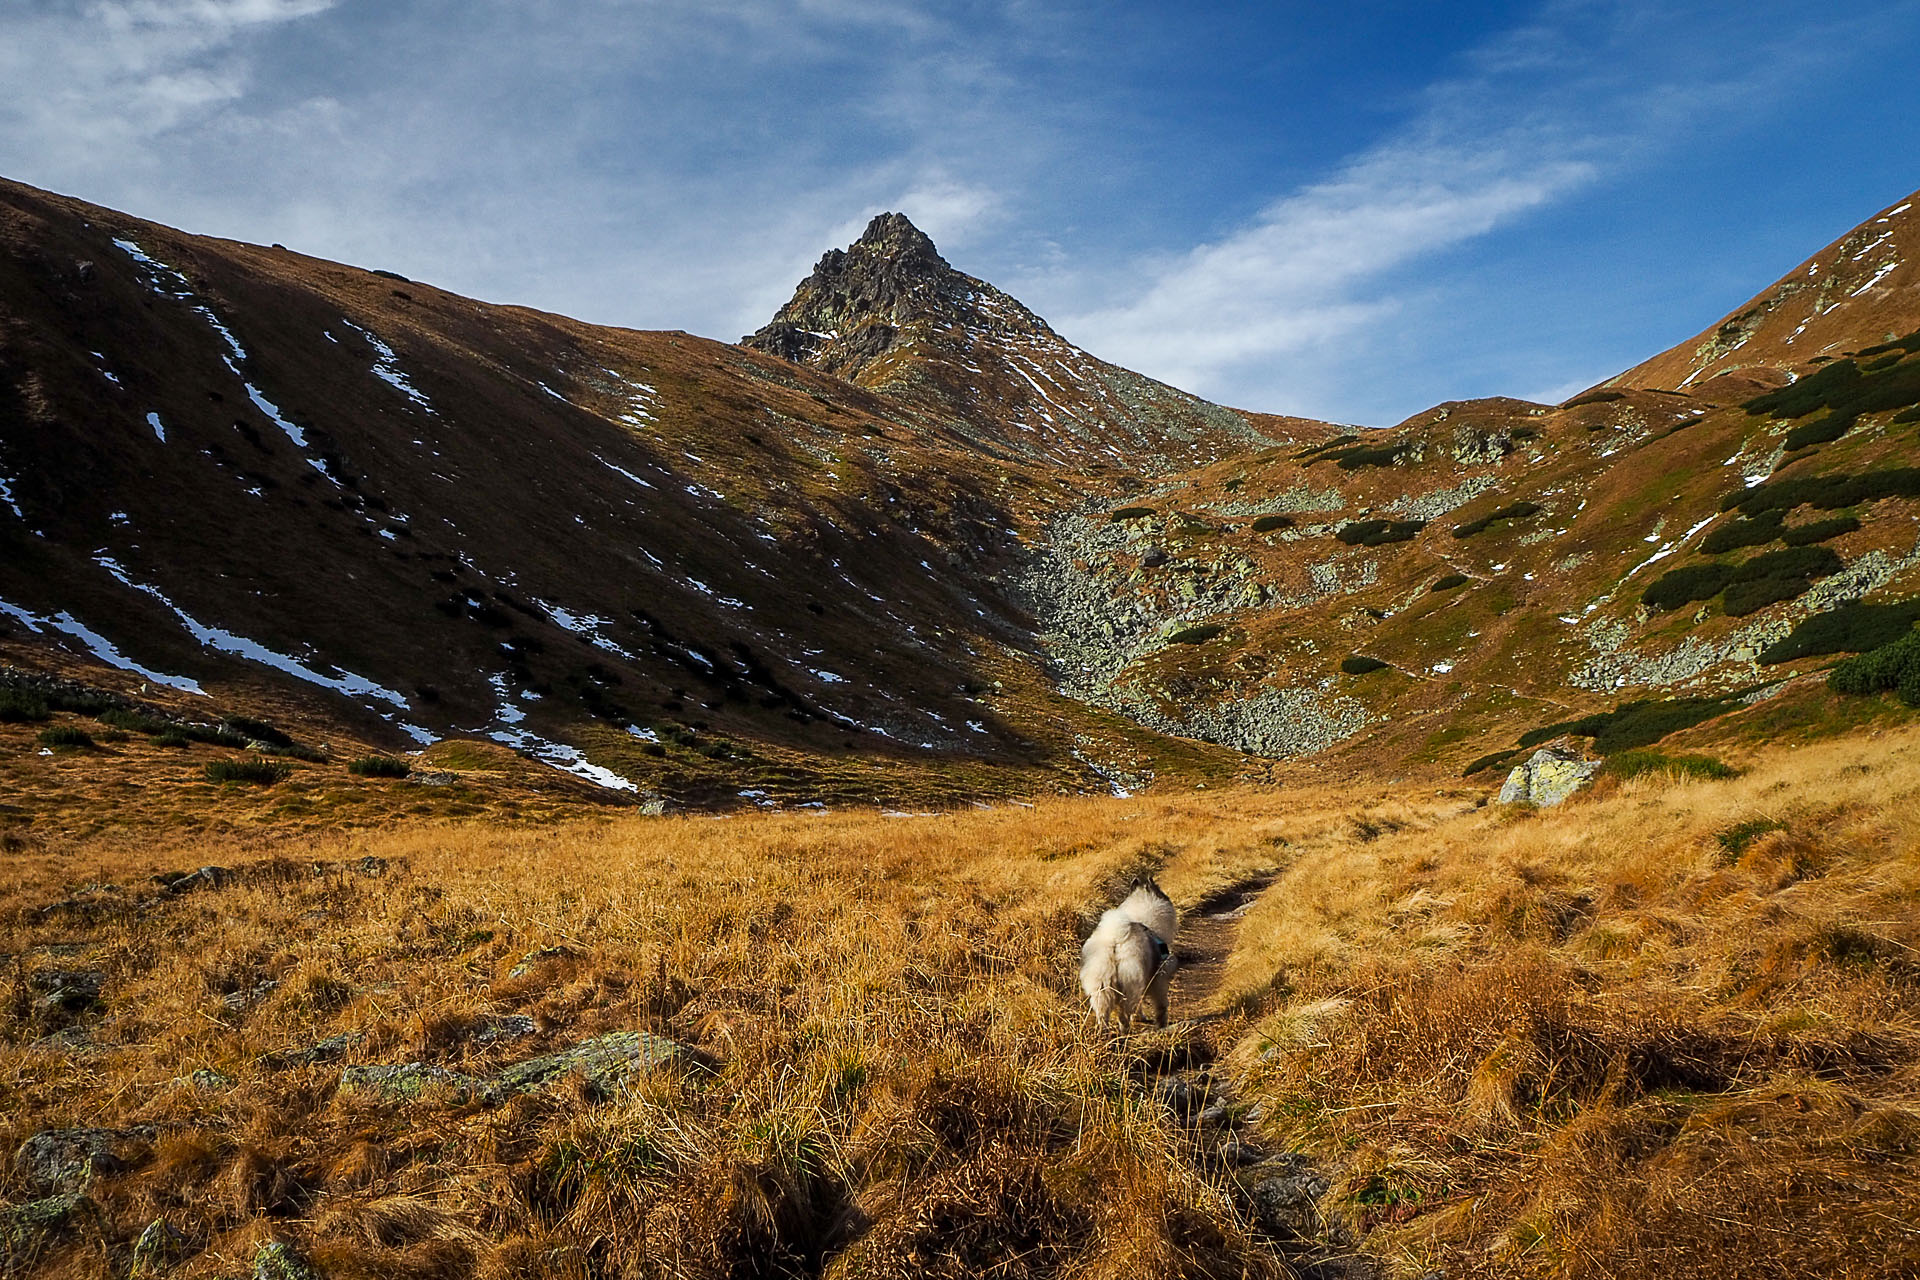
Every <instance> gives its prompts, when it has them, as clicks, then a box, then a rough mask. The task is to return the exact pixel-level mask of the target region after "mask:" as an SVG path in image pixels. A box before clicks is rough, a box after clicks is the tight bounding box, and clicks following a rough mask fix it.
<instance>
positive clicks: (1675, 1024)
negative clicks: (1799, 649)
mask: <svg viewBox="0 0 1920 1280" xmlns="http://www.w3.org/2000/svg"><path fill="white" fill-rule="evenodd" d="M1916 814H1920V732H1917V731H1915V730H1912V729H1906V730H1902V731H1899V732H1893V733H1885V734H1872V735H1864V736H1860V737H1856V738H1852V739H1849V740H1846V741H1841V742H1828V743H1823V744H1820V745H1817V746H1812V747H1806V748H1801V749H1798V750H1793V751H1782V750H1777V749H1776V750H1770V751H1766V752H1763V753H1761V754H1760V755H1759V756H1758V757H1757V758H1756V759H1755V761H1754V764H1753V767H1752V769H1751V770H1750V771H1749V772H1748V773H1747V774H1745V775H1744V776H1743V777H1740V778H1738V779H1735V780H1733V781H1726V782H1705V783H1699V782H1693V783H1689V782H1678V781H1675V780H1673V779H1669V778H1661V777H1657V776H1655V777H1650V778H1645V779H1641V780H1637V781H1634V782H1630V783H1627V784H1625V785H1617V784H1613V783H1607V784H1604V785H1603V787H1602V789H1601V791H1599V792H1597V793H1595V794H1594V795H1593V796H1591V797H1582V798H1579V799H1577V800H1576V801H1574V802H1572V803H1569V804H1567V805H1566V806H1564V807H1562V808H1560V809H1556V810H1552V811H1547V812H1542V813H1539V814H1532V813H1524V812H1523V813H1518V814H1507V813H1500V812H1496V811H1492V810H1489V811H1483V812H1481V813H1478V814H1475V815H1473V816H1472V817H1471V818H1468V819H1466V820H1463V821H1458V822H1454V823H1450V824H1445V825H1442V826H1439V827H1437V828H1434V829H1431V830H1424V831H1419V832H1418V833H1398V834H1387V835H1383V836H1382V837H1381V838H1379V839H1378V840H1376V841H1373V842H1369V843H1364V844H1361V843H1352V842H1349V843H1346V844H1336V845H1331V846H1328V847H1325V848H1323V849H1320V850H1315V851H1311V852H1309V853H1307V854H1305V855H1304V856H1302V857H1301V858H1300V859H1299V860H1298V861H1297V862H1295V863H1294V864H1293V866H1292V867H1291V868H1290V870H1289V871H1288V873H1287V875H1286V876H1285V877H1284V878H1283V879H1282V880H1281V882H1280V883H1279V884H1278V885H1276V886H1275V888H1274V889H1273V890H1272V891H1271V892H1269V893H1268V894H1267V895H1266V896H1265V897H1264V898H1263V899H1262V900H1261V902H1260V903H1259V905H1258V906H1257V907H1256V908H1255V910H1254V912H1253V913H1252V914H1251V915H1250V917H1249V919H1248V921H1247V924H1246V926H1245V929H1244V931H1243V933H1242V937H1241V947H1240V950H1239V952H1238V953H1237V955H1236V956H1235V957H1234V960H1233V963H1232V966H1231V970H1230V972H1229V975H1228V983H1229V989H1230V991H1235V992H1237V993H1238V996H1239V998H1240V999H1241V1000H1242V1001H1243V1002H1245V1003H1246V1004H1248V1005H1250V1006H1252V1007H1254V1008H1257V1009H1260V1010H1262V1011H1264V1016H1263V1018H1262V1020H1261V1021H1260V1022H1259V1024H1258V1025H1257V1027H1256V1028H1255V1031H1254V1034H1253V1035H1251V1036H1250V1037H1249V1038H1248V1040H1247V1041H1246V1042H1244V1044H1243V1046H1242V1049H1243V1054H1244V1061H1245V1062H1246V1064H1247V1065H1248V1068H1249V1070H1250V1072H1251V1074H1252V1077H1253V1084H1252V1087H1251V1093H1252V1094H1253V1096H1256V1097H1258V1098H1260V1099H1261V1100H1262V1101H1263V1104H1264V1105H1265V1107H1266V1110H1267V1118H1266V1121H1265V1124H1266V1128H1267V1131H1268V1132H1269V1134H1270V1135H1272V1136H1273V1137H1274V1138H1276V1139H1277V1140H1280V1141H1283V1142H1286V1143H1288V1144H1290V1145H1294V1146H1296V1147H1299V1148H1301V1149H1304V1150H1308V1151H1313V1152H1316V1153H1319V1154H1321V1155H1322V1156H1323V1157H1324V1158H1326V1159H1327V1160H1328V1161H1329V1163H1330V1164H1332V1165H1334V1166H1335V1167H1337V1168H1339V1169H1340V1170H1341V1174H1340V1176H1339V1177H1337V1178H1336V1179H1335V1187H1334V1190H1333V1191H1332V1192H1331V1193H1330V1195H1329V1197H1328V1198H1327V1200H1326V1201H1325V1202H1323V1209H1324V1210H1325V1211H1326V1212H1327V1213H1328V1214H1329V1215H1330V1216H1335V1217H1340V1218H1344V1219H1345V1220H1346V1221H1348V1222H1350V1223H1351V1224H1353V1226H1354V1227H1355V1228H1356V1229H1358V1230H1362V1231H1365V1232H1367V1233H1368V1234H1367V1236H1366V1238H1367V1242H1368V1246H1369V1248H1371V1249H1373V1250H1375V1251H1377V1252H1378V1253H1380V1254H1381V1255H1383V1256H1385V1257H1388V1258H1390V1259H1393V1260H1394V1261H1395V1262H1396V1264H1397V1265H1398V1266H1400V1267H1403V1268H1405V1269H1406V1270H1407V1271H1408V1272H1409V1273H1413V1272H1417V1271H1421V1270H1424V1269H1426V1268H1429V1267H1434V1268H1438V1269H1439V1270H1441V1271H1443V1272H1444V1273H1446V1274H1449V1275H1451V1274H1476V1275H1513V1276H1528V1275H1554V1276H1582V1277H1585V1276H1626V1275H1648V1276H1654V1275H1658V1276H1703V1277H1704V1276H1782V1277H1785V1276H1797V1275H1805V1274H1819V1275H1826V1276H1891V1275H1908V1274H1913V1272H1914V1269H1915V1268H1916V1267H1920V1230H1917V1229H1916V1228H1915V1227H1914V1222H1915V1217H1914V1211H1915V1209H1916V1207H1920V1162H1917V1160H1916V1157H1917V1156H1920V845H1917V844H1916V839H1917V838H1920V824H1917V823H1916V817H1915V815H1916Z"/></svg>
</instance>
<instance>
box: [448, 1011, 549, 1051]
mask: <svg viewBox="0 0 1920 1280" xmlns="http://www.w3.org/2000/svg"><path fill="white" fill-rule="evenodd" d="M538 1030H539V1027H538V1026H537V1025H535V1023H534V1021H533V1019H532V1018H529V1017H528V1016H527V1015H526V1014H524V1013H506V1014H501V1015H500V1016H499V1017H484V1018H476V1019H475V1020H474V1022H473V1024H472V1025H471V1026H470V1027H468V1028H467V1035H466V1038H467V1040H468V1041H469V1042H471V1043H473V1044H497V1043H499V1042H500V1041H502V1040H524V1039H526V1038H527V1037H528V1036H530V1035H533V1034H534V1033H535V1032H537V1031H538Z"/></svg>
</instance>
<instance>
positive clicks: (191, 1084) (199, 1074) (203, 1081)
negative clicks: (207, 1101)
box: [173, 1067, 233, 1092]
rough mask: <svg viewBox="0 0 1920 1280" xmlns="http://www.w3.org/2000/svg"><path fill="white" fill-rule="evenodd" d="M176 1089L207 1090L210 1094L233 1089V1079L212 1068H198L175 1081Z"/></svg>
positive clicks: (177, 1077)
mask: <svg viewBox="0 0 1920 1280" xmlns="http://www.w3.org/2000/svg"><path fill="white" fill-rule="evenodd" d="M173 1084H174V1086H175V1087H176V1088H190V1089H206V1090H208V1091H209V1092H212V1091H217V1090H220V1089H231V1088H233V1077H232V1076H230V1075H228V1074H227V1073H226V1072H224V1071H216V1070H215V1069H214V1068H212V1067H196V1068H194V1069H193V1070H192V1071H190V1072H188V1073H187V1074H186V1075H184V1076H176V1077H175V1078H174V1080H173Z"/></svg>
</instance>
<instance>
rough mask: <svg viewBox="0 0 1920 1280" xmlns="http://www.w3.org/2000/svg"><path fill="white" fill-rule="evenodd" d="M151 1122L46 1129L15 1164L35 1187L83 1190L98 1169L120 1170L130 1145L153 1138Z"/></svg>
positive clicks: (22, 1147) (19, 1152)
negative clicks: (115, 1126) (124, 1126)
mask: <svg viewBox="0 0 1920 1280" xmlns="http://www.w3.org/2000/svg"><path fill="white" fill-rule="evenodd" d="M153 1135H154V1130H153V1129H152V1127H151V1126H140V1127H137V1128H132V1129H43V1130H41V1131H40V1132H39V1133H36V1134H34V1135H33V1136H32V1137H30V1138H28V1139H27V1140H26V1141H25V1142H23V1143H21V1144H20V1148H19V1150H17V1151H15V1152H14V1153H13V1168H14V1172H15V1173H17V1174H18V1175H19V1176H20V1177H21V1178H22V1179H23V1180H24V1181H25V1182H26V1184H27V1185H28V1187H30V1188H31V1189H33V1190H35V1191H48V1192H53V1191H75V1190H83V1189H85V1187H86V1186H87V1184H88V1183H90V1182H92V1181H93V1177H94V1175H95V1174H96V1173H118V1172H119V1171H120V1170H122V1169H124V1168H126V1166H127V1159H126V1157H127V1155H128V1151H129V1148H131V1147H134V1146H138V1145H140V1144H143V1143H147V1142H151V1141H152V1140H153Z"/></svg>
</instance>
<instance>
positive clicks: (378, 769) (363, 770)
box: [347, 756, 413, 778]
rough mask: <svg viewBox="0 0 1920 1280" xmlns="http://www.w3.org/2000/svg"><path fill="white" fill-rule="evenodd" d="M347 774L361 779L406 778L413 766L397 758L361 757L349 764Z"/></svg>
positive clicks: (350, 761)
mask: <svg viewBox="0 0 1920 1280" xmlns="http://www.w3.org/2000/svg"><path fill="white" fill-rule="evenodd" d="M347 772H348V773H351V774H353V775H355V776H356V777H361V778H404V777H406V776H407V775H408V774H410V773H412V772H413V766H412V765H411V764H409V763H407V762H406V761H405V760H402V759H400V758H399V757H397V756H361V757H360V758H359V759H357V760H349V761H348V762H347Z"/></svg>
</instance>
